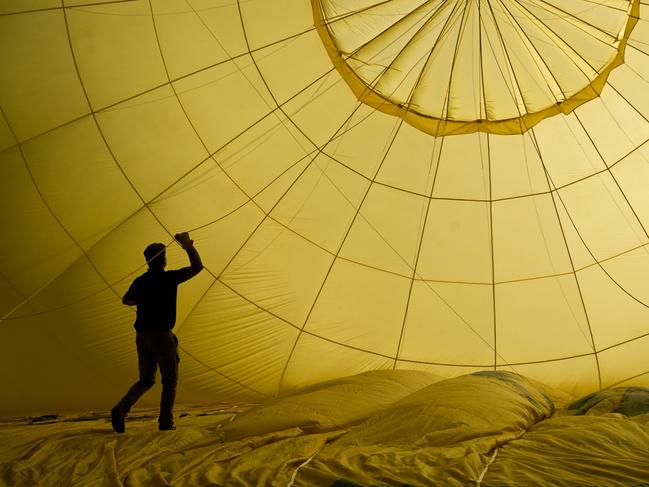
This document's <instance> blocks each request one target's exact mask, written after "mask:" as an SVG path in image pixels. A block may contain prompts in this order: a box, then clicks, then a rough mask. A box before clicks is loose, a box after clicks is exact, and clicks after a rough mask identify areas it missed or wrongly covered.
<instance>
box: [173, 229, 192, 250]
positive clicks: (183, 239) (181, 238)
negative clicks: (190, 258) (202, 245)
mask: <svg viewBox="0 0 649 487" xmlns="http://www.w3.org/2000/svg"><path fill="white" fill-rule="evenodd" d="M174 238H175V239H176V240H177V241H178V243H179V244H180V245H182V247H183V249H185V250H187V249H189V248H191V247H192V246H193V245H194V241H193V240H192V239H190V238H189V233H187V232H183V233H177V234H176V235H174Z"/></svg>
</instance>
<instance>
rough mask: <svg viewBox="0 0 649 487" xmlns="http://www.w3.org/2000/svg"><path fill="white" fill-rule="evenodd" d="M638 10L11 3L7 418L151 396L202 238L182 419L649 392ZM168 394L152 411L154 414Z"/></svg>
mask: <svg viewBox="0 0 649 487" xmlns="http://www.w3.org/2000/svg"><path fill="white" fill-rule="evenodd" d="M648 20H649V6H647V5H646V4H644V3H642V2H641V1H640V0H610V1H606V2H593V1H592V0H544V1H540V0H519V1H518V2H513V1H510V0H500V1H494V0H465V1H460V0H456V1H442V0H437V1H435V0H434V1H430V2H422V1H415V0H391V1H387V2H386V1H384V0H383V1H379V0H359V1H351V0H336V1H333V0H311V1H310V0H246V1H240V0H121V1H120V0H113V1H93V0H64V1H60V0H7V1H4V2H2V5H0V63H1V69H0V109H1V113H0V115H1V116H0V171H1V175H2V176H1V178H0V202H1V203H2V212H1V213H0V226H1V228H3V230H4V231H3V238H2V239H0V313H1V314H0V316H1V317H2V321H1V322H0V343H1V344H2V348H3V352H2V353H1V354H0V383H2V384H3V391H2V400H1V401H0V415H3V416H6V415H12V414H28V413H32V412H41V413H43V412H49V411H60V410H74V411H78V410H80V409H102V410H105V409H108V408H110V406H112V405H113V404H114V403H115V402H116V401H117V400H118V399H119V397H121V395H122V394H123V393H124V392H125V391H126V389H127V387H128V386H129V385H130V384H131V383H132V382H133V381H134V380H135V379H136V377H137V362H136V355H135V344H134V330H133V327H132V324H133V321H134V317H135V313H134V309H132V308H130V307H128V306H124V305H122V304H121V296H122V295H123V294H124V293H125V291H126V290H127V289H128V286H129V285H130V283H131V282H132V280H133V279H134V278H135V277H136V276H137V275H139V274H140V273H142V272H144V269H145V262H144V259H143V256H142V251H143V250H144V248H145V247H146V246H147V245H148V244H149V243H151V242H164V243H165V244H166V245H168V249H167V259H168V268H169V269H173V268H178V267H181V266H185V265H187V257H186V255H185V253H184V252H183V251H182V249H181V248H180V246H178V245H177V244H176V243H173V235H174V234H175V233H177V232H182V231H188V232H189V233H190V235H191V237H192V238H193V239H194V242H195V245H196V248H197V249H198V251H199V252H200V254H201V257H202V260H203V263H204V264H205V270H203V272H201V273H200V274H199V275H198V276H197V277H196V278H194V279H192V280H190V281H188V282H187V283H184V284H182V285H181V286H180V288H179V297H178V318H177V322H176V328H175V329H174V331H175V332H176V334H177V335H178V337H179V340H180V354H181V363H180V374H181V375H180V384H179V392H178V402H184V403H195V402H200V403H203V402H212V401H222V400H238V399H246V400H258V399H261V398H264V397H272V396H275V395H277V394H278V393H280V392H282V391H287V390H291V389H293V388H296V387H301V386H306V385H309V384H313V383H317V382H320V381H325V380H330V379H335V378H339V377H344V376H348V375H352V374H357V373H361V372H366V371H372V370H379V369H414V370H419V371H424V372H427V373H432V374H435V375H436V376H439V377H443V378H451V377H456V376H460V375H464V374H467V373H470V372H474V371H478V370H485V369H487V370H494V369H498V370H504V371H509V372H514V373H518V374H522V375H524V376H527V377H530V378H532V379H535V380H539V381H541V382H543V383H546V384H549V385H550V386H552V387H556V388H559V389H562V390H564V391H566V392H568V393H570V394H575V395H579V394H582V393H586V392H592V391H594V390H597V389H601V388H606V387H613V386H623V385H639V386H649V353H648V352H647V350H648V349H649V249H648V248H647V244H648V243H649V191H648V190H647V188H648V184H649V148H648V147H649V146H648V145H647V141H648V140H649V97H648V96H647V93H648V92H649V22H648ZM157 401H158V397H157V394H154V393H150V394H149V395H147V396H145V397H144V398H143V401H142V402H141V403H138V404H139V405H140V404H141V405H147V404H148V405H154V404H156V403H157Z"/></svg>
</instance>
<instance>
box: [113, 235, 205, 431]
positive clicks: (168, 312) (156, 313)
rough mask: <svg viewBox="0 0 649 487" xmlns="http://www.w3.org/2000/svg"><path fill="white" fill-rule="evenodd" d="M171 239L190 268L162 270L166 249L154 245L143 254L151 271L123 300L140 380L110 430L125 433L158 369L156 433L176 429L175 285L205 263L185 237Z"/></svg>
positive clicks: (117, 411) (116, 410) (115, 411)
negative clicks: (130, 310) (131, 322)
mask: <svg viewBox="0 0 649 487" xmlns="http://www.w3.org/2000/svg"><path fill="white" fill-rule="evenodd" d="M175 238H176V240H177V241H178V242H179V243H180V245H182V247H183V249H185V250H186V251H187V255H188V256H189V262H190V267H183V268H182V269H177V270H173V271H165V270H164V269H165V266H166V265H167V258H166V255H165V246H164V244H161V243H152V244H151V245H149V246H148V247H147V248H146V249H145V250H144V257H145V258H146V261H147V263H148V264H149V269H148V270H147V272H145V273H144V274H142V275H141V276H139V277H137V278H136V279H135V280H134V281H133V284H131V287H130V288H129V289H128V291H127V292H126V294H125V295H124V297H123V298H122V302H123V303H124V304H127V305H129V306H133V305H135V306H137V314H136V318H135V330H136V337H135V343H136V346H137V356H138V366H139V369H140V380H138V381H137V382H136V383H135V384H133V386H132V387H131V388H130V389H129V391H128V392H127V393H126V395H125V396H124V397H123V398H122V399H121V400H120V401H119V402H118V403H117V405H116V406H115V407H114V408H113V409H112V411H111V420H112V424H113V429H114V430H115V431H116V432H118V433H123V432H124V418H125V417H126V415H127V414H128V412H129V411H130V410H131V407H132V406H133V404H135V402H136V401H137V400H138V399H139V398H140V396H142V394H144V393H145V392H146V391H148V390H149V389H151V387H152V386H153V384H154V383H155V374H156V369H157V367H160V375H161V376H162V397H161V398H160V418H159V419H158V428H159V429H160V430H161V431H164V430H173V429H176V428H175V426H174V420H173V407H174V401H175V399H176V384H177V382H178V362H179V361H180V359H179V357H178V338H176V335H174V334H173V332H172V331H171V329H172V328H173V327H174V325H175V324H176V291H177V287H178V284H180V283H181V282H185V281H186V280H188V279H191V278H192V277H194V276H195V275H196V274H198V273H199V272H200V271H201V270H202V269H203V264H202V262H201V258H200V256H199V255H198V252H197V251H196V249H195V248H194V241H193V240H191V239H190V238H189V234H188V233H187V232H184V233H179V234H176V236H175Z"/></svg>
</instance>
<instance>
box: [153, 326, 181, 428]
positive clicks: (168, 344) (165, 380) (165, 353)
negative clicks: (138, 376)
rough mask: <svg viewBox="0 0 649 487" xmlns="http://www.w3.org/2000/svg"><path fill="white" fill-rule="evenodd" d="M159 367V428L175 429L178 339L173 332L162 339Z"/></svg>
mask: <svg viewBox="0 0 649 487" xmlns="http://www.w3.org/2000/svg"><path fill="white" fill-rule="evenodd" d="M158 350H159V354H158V365H159V366H160V375H161V376H162V380H161V382H162V397H161V398H160V417H159V418H158V427H159V428H160V429H161V430H170V429H174V416H173V408H174V402H175V400H176V384H177V383H178V362H179V361H180V358H179V357H178V339H177V338H176V335H174V334H173V333H172V332H171V331H170V332H169V335H168V336H166V335H163V336H161V337H160V344H159V349H158Z"/></svg>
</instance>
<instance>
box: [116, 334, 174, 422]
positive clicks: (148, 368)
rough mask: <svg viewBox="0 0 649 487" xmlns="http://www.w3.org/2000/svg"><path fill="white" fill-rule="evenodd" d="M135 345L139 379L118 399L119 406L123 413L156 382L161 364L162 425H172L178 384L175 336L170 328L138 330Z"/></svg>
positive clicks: (160, 420) (160, 418)
mask: <svg viewBox="0 0 649 487" xmlns="http://www.w3.org/2000/svg"><path fill="white" fill-rule="evenodd" d="M135 344H136V345H137V357H138V366H139V369H140V380H138V381H137V382H136V383H135V384H133V386H132V387H131V388H130V389H129V391H128V392H127V393H126V395H125V396H124V397H123V398H122V399H121V400H120V401H119V403H118V406H120V407H121V408H122V411H124V414H126V413H128V412H129V411H130V410H131V407H132V406H133V405H134V404H135V403H136V402H137V400H138V399H139V398H140V397H141V396H142V394H144V393H145V392H146V391H148V390H149V389H151V387H153V384H155V375H156V370H157V368H158V367H160V375H161V376H162V397H161V398H160V417H159V419H158V423H159V424H160V425H161V426H170V425H172V424H173V408H174V401H175V400H176V384H177V383H178V362H180V358H179V357H178V338H176V335H174V334H173V333H172V332H171V330H169V331H138V332H137V335H136V337H135Z"/></svg>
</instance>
